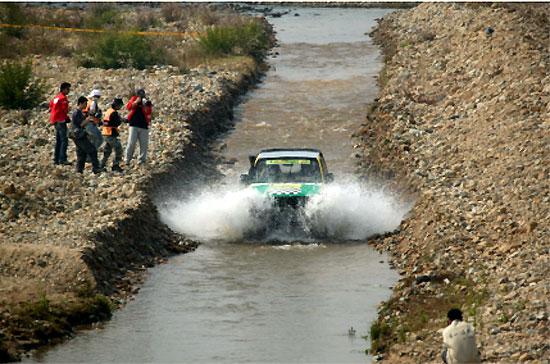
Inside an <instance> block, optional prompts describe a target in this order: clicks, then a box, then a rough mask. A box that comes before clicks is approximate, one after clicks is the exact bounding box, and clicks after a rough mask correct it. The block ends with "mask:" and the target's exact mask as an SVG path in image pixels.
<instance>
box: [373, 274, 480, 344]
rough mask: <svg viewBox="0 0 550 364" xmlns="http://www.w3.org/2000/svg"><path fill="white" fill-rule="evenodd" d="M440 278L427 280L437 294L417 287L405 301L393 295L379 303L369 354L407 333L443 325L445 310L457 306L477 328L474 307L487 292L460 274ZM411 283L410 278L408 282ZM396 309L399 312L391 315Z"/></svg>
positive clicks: (476, 314) (403, 338) (428, 329)
mask: <svg viewBox="0 0 550 364" xmlns="http://www.w3.org/2000/svg"><path fill="white" fill-rule="evenodd" d="M440 278H441V279H438V280H436V281H432V282H431V283H430V284H431V285H432V286H434V287H437V288H438V289H436V290H434V291H435V292H437V291H439V292H440V294H435V293H433V292H434V291H432V292H431V293H430V292H428V291H420V290H418V291H414V293H411V294H410V295H409V296H408V297H407V301H408V302H407V303H406V304H405V303H403V302H401V301H400V300H399V299H398V298H393V299H392V300H390V301H388V302H386V303H385V304H384V305H383V307H382V308H381V309H380V311H379V313H378V317H379V318H378V320H377V321H375V322H374V323H373V324H372V326H371V329H370V339H371V349H370V352H371V353H382V352H385V351H387V350H388V349H389V347H390V346H391V345H392V344H393V343H402V342H405V341H406V340H407V335H408V334H409V333H415V334H416V335H420V336H422V333H423V332H434V331H437V330H438V329H440V328H442V327H444V326H446V322H447V321H446V315H447V312H448V311H449V310H450V309H451V308H453V307H460V308H461V309H462V311H463V312H464V313H465V314H466V318H469V319H473V321H474V326H476V327H477V328H478V329H479V328H481V325H482V322H481V321H480V314H479V312H478V308H479V307H480V306H481V304H482V303H483V302H484V301H485V300H486V299H487V297H488V293H487V291H486V290H484V289H482V290H476V285H475V284H474V282H472V281H470V280H468V279H466V278H463V277H457V278H454V279H452V280H451V283H449V284H447V285H445V284H444V283H443V282H442V279H444V278H443V276H442V277H440ZM446 278H449V279H450V278H451V277H446ZM412 282H413V280H412V279H411V280H410V282H409V284H411V285H412ZM405 307H406V309H405ZM396 311H399V312H400V315H395V314H394V313H395V312H396Z"/></svg>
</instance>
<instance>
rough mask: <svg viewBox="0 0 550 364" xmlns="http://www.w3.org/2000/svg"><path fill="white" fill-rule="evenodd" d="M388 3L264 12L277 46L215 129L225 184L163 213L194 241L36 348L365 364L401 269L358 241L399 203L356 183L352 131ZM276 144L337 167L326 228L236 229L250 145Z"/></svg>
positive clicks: (160, 357) (91, 355) (245, 220)
mask: <svg viewBox="0 0 550 364" xmlns="http://www.w3.org/2000/svg"><path fill="white" fill-rule="evenodd" d="M387 12H388V11H387V10H380V9H297V10H296V9H294V10H293V11H292V12H291V13H290V14H289V15H285V16H283V17H281V18H274V19H270V21H271V22H272V23H273V24H274V27H275V30H276V31H277V38H278V40H279V46H278V47H277V48H276V49H275V51H276V52H278V55H276V56H275V57H274V58H270V59H269V63H270V65H271V69H270V70H269V71H268V72H267V74H266V76H265V78H264V79H263V82H262V83H260V84H259V85H258V87H257V88H256V89H255V90H253V91H251V92H250V93H249V94H248V95H247V96H246V98H245V100H244V102H243V103H242V104H241V105H240V106H239V107H238V108H237V110H236V113H235V115H236V126H235V129H234V130H233V131H232V132H231V133H230V134H229V135H227V137H226V138H225V139H224V140H223V143H225V144H226V146H225V149H224V152H223V153H224V157H225V158H226V159H227V160H232V161H233V162H232V163H230V164H223V165H221V166H220V169H221V170H222V171H223V172H224V173H225V175H226V179H225V184H223V185H220V184H219V183H217V184H216V186H215V187H213V188H211V189H210V190H209V191H208V192H205V193H203V194H200V196H195V197H193V198H191V199H187V200H185V201H174V205H173V206H172V208H170V209H166V210H164V211H162V215H163V219H164V220H165V221H166V222H167V223H168V224H169V225H170V226H171V227H172V228H173V229H175V230H176V231H180V232H183V233H185V234H187V235H188V236H191V237H193V238H195V239H198V240H200V241H201V242H202V243H203V244H202V245H201V246H200V247H199V248H198V249H197V250H196V251H195V252H193V253H190V254H186V255H181V256H177V257H174V258H172V259H170V260H169V262H168V263H167V264H163V265H161V266H158V267H155V268H153V269H151V270H150V272H149V276H148V278H147V280H146V282H145V284H144V285H143V287H142V289H141V291H140V293H139V294H138V295H137V296H136V298H135V300H133V301H131V302H129V303H128V304H127V305H126V306H125V307H124V308H122V309H120V310H119V311H117V312H116V313H115V314H114V317H113V319H112V320H111V321H110V322H108V323H106V324H105V325H104V327H102V328H99V329H94V330H89V331H86V332H84V333H82V334H80V335H78V336H77V337H76V338H75V339H73V340H71V341H70V342H68V343H66V344H64V345H60V346H57V347H55V348H53V349H52V350H50V351H48V352H47V353H46V354H44V355H42V356H40V357H36V358H34V359H33V360H35V361H39V362H97V363H110V362H131V363H135V362H163V363H164V362H187V363H197V362H216V363H218V362H229V363H241V362H262V363H267V362H278V363H292V362H315V363H317V362H329V363H344V362H345V363H348V362H350V363H351V362H360V363H362V362H369V361H370V357H368V356H367V355H365V352H364V350H365V348H366V347H368V342H367V341H365V340H364V339H363V338H362V336H364V335H367V333H368V330H369V326H370V323H371V322H372V320H373V319H374V318H375V316H376V306H377V304H378V303H379V302H380V301H382V300H384V299H386V298H388V297H389V295H390V289H389V287H390V286H391V285H392V284H394V283H395V281H396V279H397V274H396V273H395V272H394V271H392V270H390V269H389V266H388V264H387V258H386V257H385V256H384V255H380V254H379V253H377V252H376V251H374V250H373V249H372V248H371V247H369V246H368V245H367V244H366V242H365V240H366V238H367V237H368V236H369V235H370V234H373V233H378V232H384V231H390V230H393V229H394V228H396V227H397V226H398V224H399V222H400V221H401V219H402V217H403V215H404V214H405V213H406V208H404V207H403V206H400V205H399V204H397V203H396V202H395V201H394V199H393V197H392V196H388V195H386V194H385V192H384V191H379V190H371V189H369V187H368V186H363V185H361V184H359V183H358V182H354V181H353V178H352V176H351V175H352V174H353V170H354V169H355V164H354V163H355V162H354V159H353V158H352V157H351V155H352V154H353V144H352V140H351V139H350V135H351V134H352V133H353V131H354V130H355V129H356V128H357V127H358V126H359V125H360V124H361V123H362V122H363V121H364V118H365V113H366V105H367V103H368V102H369V101H371V100H372V98H373V97H374V96H375V94H376V91H377V90H376V83H375V79H374V76H375V75H376V74H377V73H378V71H379V69H380V67H381V58H380V54H379V51H378V49H377V48H376V47H375V46H374V45H373V44H372V43H371V41H370V39H369V38H368V36H367V35H365V33H366V32H368V31H369V30H370V29H371V27H372V26H374V25H375V19H376V18H379V17H382V16H383V15H384V14H385V13H387ZM295 13H298V14H299V16H295V15H294V14H295ZM279 146H293V147H316V148H320V149H321V150H322V151H323V153H324V154H325V157H326V159H327V163H328V166H329V169H330V170H331V171H332V172H334V174H335V175H336V183H335V186H334V187H333V188H332V190H331V192H330V193H329V194H328V195H327V196H326V200H327V201H328V202H326V203H325V205H323V206H322V207H319V208H321V209H323V208H324V209H325V210H326V213H325V214H324V215H323V216H324V217H323V218H324V219H325V220H324V221H323V222H322V223H324V224H327V225H330V226H331V227H333V229H332V230H331V232H332V235H331V236H330V237H327V239H325V240H312V239H309V240H307V239H306V240H307V241H305V242H304V240H303V239H302V240H300V241H302V242H301V243H298V242H296V241H294V240H293V237H292V236H284V237H281V239H275V240H276V241H278V243H276V244H274V243H273V242H272V240H273V239H272V240H270V242H269V243H268V242H265V241H264V242H261V241H260V242H258V241H255V242H250V241H246V239H245V238H244V235H243V231H244V230H245V227H246V225H247V224H250V223H251V221H249V219H251V217H250V216H249V214H248V212H247V211H245V210H247V209H246V206H245V207H243V204H244V205H246V203H249V202H250V201H249V200H248V199H247V196H243V195H242V194H241V192H239V191H238V187H237V186H235V185H236V184H235V183H234V182H235V181H237V180H238V177H239V174H240V173H245V172H246V170H247V167H248V161H247V156H248V155H249V154H253V153H256V152H257V151H258V150H259V149H261V148H267V147H279ZM220 186H221V187H220ZM272 238H273V237H272ZM275 238H277V237H275ZM336 241H337V242H336ZM351 327H353V328H354V330H355V334H354V335H352V334H350V332H349V331H350V328H351Z"/></svg>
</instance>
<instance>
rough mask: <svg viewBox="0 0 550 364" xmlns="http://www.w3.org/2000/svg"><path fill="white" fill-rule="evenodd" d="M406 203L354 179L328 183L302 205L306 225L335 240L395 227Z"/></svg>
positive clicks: (350, 238)
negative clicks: (306, 203) (304, 205)
mask: <svg viewBox="0 0 550 364" xmlns="http://www.w3.org/2000/svg"><path fill="white" fill-rule="evenodd" d="M409 209H410V205H408V204H404V203H402V202H399V201H398V199H397V198H396V196H393V195H390V194H388V193H387V192H384V191H383V190H381V189H376V188H373V187H369V186H365V185H361V184H359V183H357V182H349V183H340V184H330V185H328V186H326V187H325V188H324V189H323V190H322V192H321V193H320V194H319V195H317V196H314V197H313V198H312V199H311V200H310V201H309V203H308V205H307V206H306V210H305V215H306V220H307V221H308V226H309V228H310V229H313V231H317V234H319V233H321V234H322V235H324V236H325V237H326V238H331V239H338V240H361V239H366V238H368V237H369V236H372V235H375V234H382V233H386V232H390V231H393V230H395V229H397V227H398V226H399V224H400V223H401V221H402V220H403V218H404V217H405V215H406V213H407V211H408V210H409Z"/></svg>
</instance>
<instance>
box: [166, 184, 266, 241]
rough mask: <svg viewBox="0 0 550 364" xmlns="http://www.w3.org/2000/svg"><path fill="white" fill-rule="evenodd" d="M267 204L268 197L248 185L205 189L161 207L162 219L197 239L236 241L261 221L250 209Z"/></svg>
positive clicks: (257, 208)
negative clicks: (193, 195)
mask: <svg viewBox="0 0 550 364" xmlns="http://www.w3.org/2000/svg"><path fill="white" fill-rule="evenodd" d="M269 205H270V201H269V198H267V197H266V196H261V195H258V194H257V193H256V192H255V191H253V190H251V189H243V188H242V187H241V188H240V189H237V188H228V189H225V190H218V191H216V190H206V191H203V192H201V193H199V194H198V195H197V196H196V197H194V198H191V199H190V200H186V201H179V202H176V203H171V204H169V205H168V206H167V207H165V208H163V209H161V211H160V215H161V219H162V221H163V222H164V223H166V224H167V225H168V226H170V227H171V228H172V229H173V230H174V231H176V232H179V233H182V234H184V235H186V236H188V237H190V238H192V239H197V240H200V241H237V240H239V239H242V238H243V237H244V236H245V234H246V233H247V232H248V231H249V230H250V229H251V228H253V227H255V226H257V225H258V224H261V223H262V222H261V221H259V217H258V216H257V215H256V214H254V213H253V211H261V210H265V209H267V208H268V206H269Z"/></svg>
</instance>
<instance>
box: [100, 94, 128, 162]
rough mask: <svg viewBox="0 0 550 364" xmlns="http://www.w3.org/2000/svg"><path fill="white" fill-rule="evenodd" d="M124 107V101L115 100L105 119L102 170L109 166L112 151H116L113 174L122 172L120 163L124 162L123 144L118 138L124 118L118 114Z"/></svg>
mask: <svg viewBox="0 0 550 364" xmlns="http://www.w3.org/2000/svg"><path fill="white" fill-rule="evenodd" d="M122 106H124V102H123V101H122V99H118V98H117V99H114V100H113V103H112V104H111V107H110V108H109V110H107V112H106V113H105V116H104V117H103V126H102V133H103V137H104V138H105V147H104V150H103V160H102V162H101V168H102V169H103V168H105V167H106V166H107V161H108V160H109V156H110V155H111V152H112V150H113V149H114V150H115V158H114V160H113V168H112V171H113V172H122V168H120V161H121V160H122V144H120V140H119V138H118V136H119V131H118V127H119V126H120V124H122V118H121V117H120V114H119V113H118V110H120V108H121V107H122Z"/></svg>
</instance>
